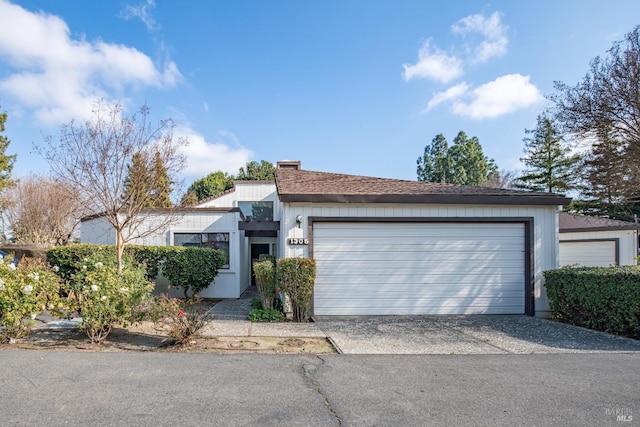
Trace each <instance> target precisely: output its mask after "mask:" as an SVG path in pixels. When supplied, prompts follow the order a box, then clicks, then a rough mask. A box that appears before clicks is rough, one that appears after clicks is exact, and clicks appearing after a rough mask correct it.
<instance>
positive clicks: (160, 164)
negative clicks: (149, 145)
mask: <svg viewBox="0 0 640 427" xmlns="http://www.w3.org/2000/svg"><path fill="white" fill-rule="evenodd" d="M150 175H151V177H152V182H153V186H152V188H151V194H150V196H151V200H152V201H151V206H152V207H154V208H169V207H171V206H173V203H172V202H171V191H172V188H171V186H172V185H173V181H172V180H171V177H170V176H169V171H167V168H166V167H165V166H164V161H163V160H162V156H161V155H160V152H159V151H156V152H155V153H154V156H153V163H152V168H151V171H150Z"/></svg>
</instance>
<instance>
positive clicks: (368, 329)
mask: <svg viewBox="0 0 640 427" xmlns="http://www.w3.org/2000/svg"><path fill="white" fill-rule="evenodd" d="M316 325H317V327H318V328H319V329H320V330H321V331H322V332H323V333H324V334H325V335H326V336H327V337H329V339H331V340H332V341H333V343H334V344H335V345H336V346H337V347H338V349H339V350H340V351H341V352H342V353H348V354H534V353H540V354H542V353H603V352H619V353H620V352H640V341H637V340H632V339H628V338H622V337H618V336H616V335H611V334H606V333H602V332H597V331H591V330H588V329H584V328H579V327H576V326H571V325H566V324H563V323H559V322H555V321H551V320H546V319H540V318H536V317H528V316H505V315H493V316H489V315H473V316H353V317H351V316H348V317H347V316H345V317H320V318H318V319H316Z"/></svg>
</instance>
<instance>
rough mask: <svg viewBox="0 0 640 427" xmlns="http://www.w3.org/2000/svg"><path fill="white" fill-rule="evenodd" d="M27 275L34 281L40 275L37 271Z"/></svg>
mask: <svg viewBox="0 0 640 427" xmlns="http://www.w3.org/2000/svg"><path fill="white" fill-rule="evenodd" d="M27 277H28V278H30V279H33V280H35V281H38V280H39V279H40V275H39V274H38V273H35V272H34V273H29V274H27Z"/></svg>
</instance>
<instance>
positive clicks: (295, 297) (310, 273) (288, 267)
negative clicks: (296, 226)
mask: <svg viewBox="0 0 640 427" xmlns="http://www.w3.org/2000/svg"><path fill="white" fill-rule="evenodd" d="M276 277H277V279H276V280H277V283H278V285H279V286H280V288H281V289H282V290H283V291H284V293H285V294H287V295H288V296H289V298H290V299H291V306H292V308H293V321H294V322H304V321H306V320H307V319H308V318H309V307H310V306H311V296H312V295H313V285H314V284H315V279H316V262H315V260H314V259H312V258H282V259H279V260H278V263H277V269H276Z"/></svg>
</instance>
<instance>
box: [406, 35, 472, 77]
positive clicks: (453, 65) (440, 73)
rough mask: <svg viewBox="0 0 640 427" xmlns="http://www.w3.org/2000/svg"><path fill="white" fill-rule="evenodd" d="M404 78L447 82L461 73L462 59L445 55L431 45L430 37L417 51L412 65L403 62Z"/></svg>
mask: <svg viewBox="0 0 640 427" xmlns="http://www.w3.org/2000/svg"><path fill="white" fill-rule="evenodd" d="M403 67H404V79H405V80H406V81H409V80H411V79H413V78H424V79H433V80H437V81H440V82H442V83H448V82H450V81H452V80H454V79H456V78H458V77H460V76H461V75H462V72H463V71H462V60H460V59H459V58H456V57H455V56H451V55H447V54H446V53H445V52H442V51H441V50H440V49H438V48H437V47H432V46H431V39H429V40H427V41H426V42H425V43H424V44H423V45H422V47H421V48H420V51H419V52H418V62H416V63H415V64H413V65H409V64H404V65H403Z"/></svg>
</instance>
